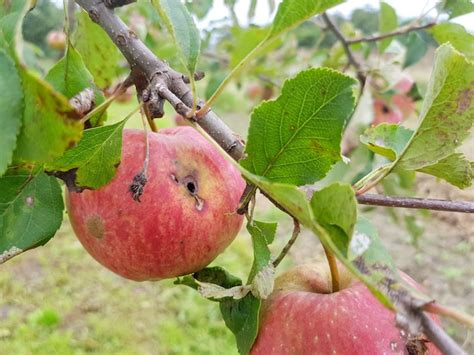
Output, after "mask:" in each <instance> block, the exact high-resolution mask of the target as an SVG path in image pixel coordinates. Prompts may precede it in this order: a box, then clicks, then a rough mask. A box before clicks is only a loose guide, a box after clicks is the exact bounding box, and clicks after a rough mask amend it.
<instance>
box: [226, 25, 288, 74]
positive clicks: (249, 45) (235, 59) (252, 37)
mask: <svg viewBox="0 0 474 355" xmlns="http://www.w3.org/2000/svg"><path fill="white" fill-rule="evenodd" d="M231 33H232V51H231V53H230V63H229V65H230V67H231V68H234V67H236V66H237V64H239V63H240V62H241V61H242V60H243V59H244V58H245V56H246V55H247V54H249V53H250V52H251V51H252V50H254V48H256V47H257V46H258V45H259V43H260V42H262V41H263V40H264V39H265V38H266V36H267V35H268V28H261V27H255V26H251V27H248V28H241V27H233V28H232V29H231ZM278 44H279V43H278V42H277V41H275V43H273V42H272V43H270V45H269V46H262V47H260V48H259V49H258V51H257V53H255V55H256V56H257V55H262V54H264V53H266V52H268V50H269V49H273V47H275V45H278Z"/></svg>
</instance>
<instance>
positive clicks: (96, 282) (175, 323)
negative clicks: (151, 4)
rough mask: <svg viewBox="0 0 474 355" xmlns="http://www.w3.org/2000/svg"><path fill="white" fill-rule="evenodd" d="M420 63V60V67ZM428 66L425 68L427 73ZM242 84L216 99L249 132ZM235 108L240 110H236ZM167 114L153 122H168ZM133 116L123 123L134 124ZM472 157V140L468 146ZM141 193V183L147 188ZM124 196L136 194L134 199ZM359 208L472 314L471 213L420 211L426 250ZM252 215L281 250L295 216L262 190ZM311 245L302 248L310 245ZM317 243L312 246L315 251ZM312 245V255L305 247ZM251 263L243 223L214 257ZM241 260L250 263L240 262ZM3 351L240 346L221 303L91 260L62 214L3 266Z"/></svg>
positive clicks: (454, 195) (419, 271)
mask: <svg viewBox="0 0 474 355" xmlns="http://www.w3.org/2000/svg"><path fill="white" fill-rule="evenodd" d="M425 68H426V66H425ZM426 74H427V73H426ZM243 95H244V94H243V91H241V92H239V93H235V92H234V93H232V92H230V93H226V94H225V95H224V97H222V98H221V99H220V100H219V102H218V104H217V106H218V107H217V109H216V110H217V111H218V112H220V113H222V116H223V117H225V118H226V121H227V123H228V124H229V125H230V126H231V127H232V128H233V129H234V130H235V131H236V132H239V133H243V132H246V126H247V123H248V115H247V112H249V111H250V106H248V109H247V111H242V102H241V101H243V100H242V99H239V97H242V96H243ZM134 107H135V103H134V102H133V100H132V102H131V103H127V104H120V105H115V106H113V107H112V110H111V112H110V113H109V115H110V117H114V119H111V120H110V123H112V122H113V121H116V120H117V121H118V120H119V119H121V118H123V117H124V116H125V115H126V114H127V113H128V112H130V111H131V110H132V109H133V108H134ZM238 111H240V112H241V113H240V114H236V113H235V112H238ZM167 112H168V117H169V119H164V120H161V121H159V122H158V123H159V125H160V126H162V127H164V126H171V125H172V124H173V123H172V117H173V116H172V113H171V109H170V108H169V107H168V108H167ZM140 125H141V123H140V119H139V118H138V117H137V118H132V119H131V120H130V121H129V123H128V126H132V127H140ZM463 151H464V153H466V154H467V156H468V157H469V158H471V160H472V158H474V157H473V155H474V141H473V139H471V141H470V142H468V143H467V144H466V145H465V147H464V149H463ZM417 191H418V192H417V196H419V197H430V198H449V199H463V200H474V188H470V189H468V190H465V191H461V190H458V189H456V188H452V187H450V186H448V185H447V184H444V183H440V184H439V183H438V184H436V182H435V180H434V179H431V178H429V177H424V176H422V175H421V174H419V177H418V183H417ZM145 193H146V191H145ZM130 203H135V202H134V201H132V200H131V199H130ZM361 210H362V211H363V213H364V214H365V215H366V216H367V217H368V218H370V219H371V220H372V221H374V223H375V224H376V225H377V227H378V229H379V233H380V235H381V236H382V240H383V241H384V243H385V245H386V246H387V247H388V249H389V250H390V251H391V254H392V256H393V258H394V259H395V261H396V264H397V266H398V267H399V268H400V269H402V270H403V271H405V272H406V273H408V274H409V275H411V276H412V277H413V278H415V279H416V280H417V281H419V282H420V283H421V284H422V285H424V286H425V287H426V288H427V289H429V291H430V294H431V295H433V297H435V298H436V299H437V300H439V302H441V303H442V304H445V305H449V306H453V307H456V308H458V309H461V310H463V311H467V312H468V313H471V314H472V313H474V292H473V291H474V267H473V266H474V265H472V255H473V253H474V216H473V215H464V214H455V213H446V212H444V213H441V212H439V213H438V212H433V213H431V214H425V215H423V214H417V219H418V222H419V223H420V224H421V225H422V226H423V228H424V229H425V230H424V233H423V235H422V236H421V237H420V238H422V241H423V243H424V250H421V249H418V248H417V247H416V246H414V245H413V243H412V237H410V235H409V233H408V232H407V231H406V229H405V228H404V227H403V226H402V225H401V222H400V224H399V223H397V222H394V220H393V219H392V218H391V217H390V215H389V213H387V210H386V209H385V210H384V209H383V208H381V207H380V208H364V207H362V208H361ZM256 215H257V216H256V218H257V219H261V220H267V221H278V222H280V224H279V228H278V231H277V238H276V242H275V243H274V244H273V245H272V250H273V251H274V253H278V252H279V250H280V249H281V247H282V246H283V245H284V244H285V242H286V241H287V239H288V238H289V236H290V234H291V229H292V222H291V220H289V219H288V218H287V217H286V216H285V215H284V214H283V213H282V212H280V211H279V210H277V209H276V208H275V207H273V206H272V205H271V204H269V203H266V202H265V201H264V198H263V197H262V198H260V203H259V206H258V207H257V211H256ZM317 243H318V242H317V241H316V238H315V237H314V236H313V235H311V234H310V233H308V232H303V233H302V234H301V235H300V237H299V239H298V241H297V243H296V245H295V246H294V248H293V249H292V250H291V252H290V254H289V257H288V258H287V259H286V260H285V261H284V262H283V263H282V265H281V266H280V270H283V269H285V268H287V267H288V266H289V265H290V264H291V263H302V262H305V261H312V260H314V259H317V258H319V257H320V256H321V252H322V251H321V248H320V247H318V246H317ZM310 244H311V245H313V244H314V245H315V247H314V248H313V247H311V248H308V245H310ZM315 250H316V251H317V252H316V254H314V253H315V252H314V251H315ZM309 251H311V253H312V254H308V252H309ZM251 263H252V247H251V241H250V237H249V236H248V234H247V233H246V232H245V228H243V229H242V231H241V233H240V235H239V236H238V237H237V239H236V240H235V242H234V243H233V244H232V245H231V247H229V248H228V249H227V251H226V252H225V253H224V254H223V255H221V256H220V257H219V258H218V259H217V260H216V264H219V265H221V266H224V267H226V268H228V269H229V270H230V271H231V272H232V273H234V274H236V275H237V276H240V277H242V278H245V275H247V274H248V271H249V268H250V266H251ZM243 265H246V267H243ZM444 326H445V328H446V329H447V331H448V332H449V333H450V334H452V335H453V336H454V337H455V339H456V340H457V341H458V342H459V343H460V344H464V345H463V346H464V348H465V349H466V351H467V352H468V353H474V335H473V334H468V332H467V330H466V329H465V328H463V327H462V326H459V325H454V324H452V323H449V322H444ZM0 352H1V353H3V354H35V355H36V354H48V355H49V354H61V355H62V354H83V353H88V354H127V355H129V354H130V355H131V354H237V349H236V346H235V342H234V338H233V335H232V334H231V332H230V331H229V330H228V329H226V328H225V325H224V322H223V320H222V318H221V316H220V314H219V308H218V305H217V303H213V302H210V301H206V300H205V299H203V298H202V297H200V296H199V295H198V294H197V293H196V292H195V291H193V290H191V289H188V288H186V287H184V286H173V285H172V280H169V281H162V282H143V283H137V282H132V281H127V280H125V279H121V278H120V277H118V276H116V275H114V274H113V273H111V272H109V271H108V270H106V269H105V268H103V267H101V266H100V265H99V264H98V263H97V262H95V261H94V260H93V259H92V258H91V257H90V256H89V255H88V254H87V253H86V252H85V250H84V249H83V248H82V246H81V245H80V243H79V242H78V240H77V239H76V238H75V236H74V235H73V232H72V229H71V227H70V225H69V222H68V219H67V216H66V217H65V219H64V222H63V225H62V227H61V229H60V230H59V232H58V233H57V235H56V237H55V238H54V239H53V240H51V241H50V242H49V243H48V244H47V245H46V246H44V247H41V248H38V249H35V250H33V251H30V252H27V253H25V254H23V255H22V256H19V257H17V258H15V259H13V260H11V261H9V262H7V263H6V264H4V265H2V267H1V272H0Z"/></svg>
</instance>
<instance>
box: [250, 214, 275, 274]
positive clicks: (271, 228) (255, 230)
mask: <svg viewBox="0 0 474 355" xmlns="http://www.w3.org/2000/svg"><path fill="white" fill-rule="evenodd" d="M276 228H277V223H268V222H260V221H252V222H249V223H248V224H247V230H248V232H249V233H250V235H251V236H252V244H253V257H254V259H253V264H252V269H251V271H250V274H249V278H248V281H247V283H251V282H252V281H253V279H254V277H255V275H257V274H258V273H259V272H260V271H261V270H262V269H263V268H264V267H266V266H268V265H269V264H271V259H272V255H271V253H270V249H268V245H269V244H271V243H272V242H273V239H274V238H275V233H276Z"/></svg>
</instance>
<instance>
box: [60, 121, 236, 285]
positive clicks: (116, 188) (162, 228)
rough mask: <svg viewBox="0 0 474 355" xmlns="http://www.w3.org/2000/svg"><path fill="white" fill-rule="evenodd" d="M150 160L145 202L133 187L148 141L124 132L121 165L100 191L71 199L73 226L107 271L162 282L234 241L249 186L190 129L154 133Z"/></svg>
mask: <svg viewBox="0 0 474 355" xmlns="http://www.w3.org/2000/svg"><path fill="white" fill-rule="evenodd" d="M148 139H149V147H150V160H149V165H148V170H147V179H148V180H147V183H146V185H145V186H144V192H143V195H142V196H141V197H140V201H141V202H136V201H134V200H133V198H132V195H131V193H130V192H129V185H130V184H131V182H132V181H133V178H134V176H135V175H136V174H137V173H139V172H140V171H141V170H142V167H143V161H144V158H145V137H144V133H143V131H141V130H127V129H126V130H124V131H123V145H122V157H121V163H120V165H119V167H118V169H117V173H116V175H115V177H114V178H113V179H112V181H111V182H110V183H109V184H107V185H106V186H104V187H102V188H100V189H98V190H94V191H93V190H85V191H83V192H82V193H77V192H68V193H67V198H66V203H67V209H68V212H69V218H70V221H71V224H72V227H73V229H74V231H75V233H76V235H77V237H78V238H79V240H80V241H81V243H82V244H83V246H84V247H85V248H86V250H87V251H88V252H89V253H90V254H91V255H92V256H93V257H94V258H95V259H96V260H97V261H99V262H100V263H101V264H102V265H104V266H105V267H107V268H108V269H110V270H112V271H113V272H115V273H117V274H119V275H121V276H123V277H126V278H128V279H132V280H137V281H142V280H159V279H165V278H172V277H176V276H179V275H185V274H189V273H192V272H195V271H198V270H200V269H202V268H203V267H205V266H206V265H208V264H209V263H210V262H211V261H212V260H214V258H215V257H216V256H217V255H219V254H220V253H221V252H222V251H223V250H224V249H225V248H226V247H227V246H228V245H229V244H230V243H231V242H232V240H233V239H234V238H235V236H236V235H237V233H238V232H239V230H240V227H241V224H242V216H240V215H238V214H237V213H236V208H237V206H238V204H239V198H240V196H241V194H242V192H243V190H244V187H245V182H244V180H243V179H242V178H241V176H240V174H239V172H238V171H237V169H235V168H234V167H233V166H232V165H231V164H230V163H229V162H228V161H226V160H225V159H224V158H223V157H222V156H221V155H220V154H219V152H218V151H217V150H216V149H215V148H214V147H213V146H212V144H211V143H209V142H208V141H207V140H206V139H205V138H204V137H202V136H201V135H200V134H199V133H198V132H197V131H196V130H194V129H193V128H190V127H178V128H172V129H163V130H161V131H159V132H158V133H153V132H151V133H148Z"/></svg>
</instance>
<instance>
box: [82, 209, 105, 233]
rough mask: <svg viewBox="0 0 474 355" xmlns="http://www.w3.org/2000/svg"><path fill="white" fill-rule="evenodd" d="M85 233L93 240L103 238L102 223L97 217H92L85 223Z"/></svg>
mask: <svg viewBox="0 0 474 355" xmlns="http://www.w3.org/2000/svg"><path fill="white" fill-rule="evenodd" d="M86 226H87V231H88V232H89V234H90V235H92V236H93V237H94V238H97V239H102V238H103V237H104V221H103V220H102V218H101V217H100V216H98V215H96V214H95V215H92V216H89V217H88V218H87V221H86Z"/></svg>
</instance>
